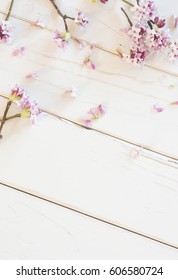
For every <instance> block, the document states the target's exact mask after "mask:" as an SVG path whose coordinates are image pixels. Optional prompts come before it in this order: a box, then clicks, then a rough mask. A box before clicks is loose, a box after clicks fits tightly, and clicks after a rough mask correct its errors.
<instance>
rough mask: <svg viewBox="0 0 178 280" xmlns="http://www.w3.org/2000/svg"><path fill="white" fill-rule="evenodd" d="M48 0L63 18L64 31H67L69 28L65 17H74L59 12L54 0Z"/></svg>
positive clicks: (71, 18)
mask: <svg viewBox="0 0 178 280" xmlns="http://www.w3.org/2000/svg"><path fill="white" fill-rule="evenodd" d="M49 1H50V2H51V3H52V5H53V7H54V8H55V9H56V11H57V13H58V15H59V16H60V17H61V18H62V19H63V21H64V26H65V30H66V32H69V28H68V25H67V21H66V20H67V19H70V20H75V18H73V17H69V16H67V15H64V14H63V13H62V12H61V10H60V9H59V7H58V6H57V4H56V3H55V1H54V0H49Z"/></svg>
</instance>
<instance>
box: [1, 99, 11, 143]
mask: <svg viewBox="0 0 178 280" xmlns="http://www.w3.org/2000/svg"><path fill="white" fill-rule="evenodd" d="M11 105H12V102H11V101H8V102H7V105H6V109H5V111H4V115H3V117H2V121H1V125H0V139H1V138H2V137H3V136H2V134H1V132H2V129H3V126H4V124H5V122H6V117H7V114H8V111H9V108H10V106H11Z"/></svg>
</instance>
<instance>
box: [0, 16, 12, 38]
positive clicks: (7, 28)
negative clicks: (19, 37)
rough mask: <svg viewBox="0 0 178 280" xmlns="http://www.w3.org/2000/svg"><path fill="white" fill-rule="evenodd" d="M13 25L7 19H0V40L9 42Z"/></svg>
mask: <svg viewBox="0 0 178 280" xmlns="http://www.w3.org/2000/svg"><path fill="white" fill-rule="evenodd" d="M12 30H13V27H12V25H11V23H10V22H9V21H4V20H2V19H0V42H3V43H11V41H12V38H13V33H12Z"/></svg>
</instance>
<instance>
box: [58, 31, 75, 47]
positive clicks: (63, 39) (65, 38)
mask: <svg viewBox="0 0 178 280" xmlns="http://www.w3.org/2000/svg"><path fill="white" fill-rule="evenodd" d="M70 38H71V35H70V33H69V32H64V33H61V32H59V31H58V30H56V31H55V33H54V41H55V42H56V43H57V45H58V47H59V48H61V49H63V50H65V49H66V48H67V46H68V44H69V41H70Z"/></svg>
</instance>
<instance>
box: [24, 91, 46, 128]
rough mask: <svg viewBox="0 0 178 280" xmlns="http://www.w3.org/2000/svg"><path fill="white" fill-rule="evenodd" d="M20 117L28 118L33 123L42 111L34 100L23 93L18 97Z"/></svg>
mask: <svg viewBox="0 0 178 280" xmlns="http://www.w3.org/2000/svg"><path fill="white" fill-rule="evenodd" d="M20 107H21V109H22V110H21V117H22V118H30V119H31V120H32V123H33V124H34V123H35V121H36V118H37V117H38V116H39V115H40V114H41V113H42V111H41V109H40V108H39V107H38V104H37V102H36V101H35V100H33V101H31V100H30V98H29V97H28V96H27V95H23V97H22V98H21V99H20Z"/></svg>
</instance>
